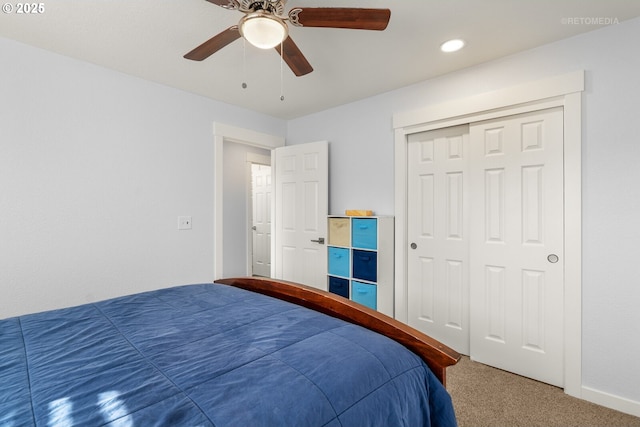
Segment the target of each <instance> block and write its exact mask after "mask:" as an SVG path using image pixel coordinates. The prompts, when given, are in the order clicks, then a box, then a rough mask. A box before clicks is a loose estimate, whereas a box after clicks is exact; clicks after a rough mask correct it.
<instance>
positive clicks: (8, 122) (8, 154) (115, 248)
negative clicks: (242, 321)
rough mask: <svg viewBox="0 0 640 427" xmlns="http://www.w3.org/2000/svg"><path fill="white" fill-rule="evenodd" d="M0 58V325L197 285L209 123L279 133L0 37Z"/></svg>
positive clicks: (265, 122)
mask: <svg viewBox="0 0 640 427" xmlns="http://www.w3.org/2000/svg"><path fill="white" fill-rule="evenodd" d="M0 57H1V58H2V67H0V318H5V317H9V316H13V315H18V314H23V313H29V312H35V311H41V310H46V309H50V308H57V307H64V306H70V305H76V304H81V303H84V302H90V301H95V300H98V299H103V298H106V297H111V296H116V295H122V294H129V293H134V292H139V291H143V290H148V289H153V288H160V287H166V286H170V285H175V284H185V283H193V282H204V281H211V280H212V279H213V256H214V254H213V247H214V246H213V239H214V231H213V164H214V163H213V160H214V159H213V122H214V121H217V122H222V123H226V124H229V125H234V126H238V127H244V128H250V129H252V130H255V131H260V132H265V133H269V134H273V135H282V136H284V133H285V130H286V123H285V122H284V121H281V120H276V119H274V118H271V117H268V116H264V115H261V114H257V113H254V112H251V111H247V110H244V109H239V108H236V107H232V106H229V105H226V104H223V103H219V102H215V101H211V100H208V99H205V98H202V97H199V96H195V95H192V94H188V93H185V92H181V91H178V90H174V89H171V88H168V87H165V86H161V85H158V84H154V83H150V82H146V81H143V80H140V79H137V78H134V77H130V76H126V75H123V74H121V73H117V72H114V71H110V70H106V69H104V68H100V67H97V66H94V65H91V64H87V63H83V62H79V61H76V60H73V59H70V58H67V57H63V56H60V55H57V54H53V53H49V52H46V51H43V50H39V49H35V48H32V47H29V46H26V45H23V44H20V43H16V42H14V41H11V40H6V39H2V38H0ZM243 214H244V213H243ZM178 215H191V216H192V219H193V229H192V230H189V231H178V230H177V217H178Z"/></svg>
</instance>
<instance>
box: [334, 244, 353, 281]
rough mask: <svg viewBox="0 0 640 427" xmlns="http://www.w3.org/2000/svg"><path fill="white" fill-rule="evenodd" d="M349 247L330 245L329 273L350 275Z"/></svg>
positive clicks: (343, 275)
mask: <svg viewBox="0 0 640 427" xmlns="http://www.w3.org/2000/svg"><path fill="white" fill-rule="evenodd" d="M349 268H350V263H349V249H347V248H336V247H333V246H329V274H331V275H333V276H342V277H349Z"/></svg>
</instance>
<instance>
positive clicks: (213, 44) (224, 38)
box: [184, 25, 240, 61]
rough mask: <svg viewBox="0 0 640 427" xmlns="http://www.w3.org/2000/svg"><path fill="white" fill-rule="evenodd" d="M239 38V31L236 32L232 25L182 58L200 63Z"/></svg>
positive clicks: (235, 27) (236, 28)
mask: <svg viewBox="0 0 640 427" xmlns="http://www.w3.org/2000/svg"><path fill="white" fill-rule="evenodd" d="M239 38H240V31H238V26H237V25H234V26H232V27H229V28H227V29H226V30H224V31H223V32H221V33H219V34H218V35H216V36H213V37H212V38H210V39H209V40H207V41H206V42H204V43H202V44H201V45H200V46H198V47H197V48H195V49H193V50H192V51H191V52H189V53H187V54H186V55H184V57H185V58H186V59H192V60H194V61H202V60H203V59H207V58H208V57H210V56H211V55H213V54H214V53H216V52H217V51H219V50H220V49H222V48H223V47H225V46H226V45H228V44H229V43H231V42H234V41H236V40H237V39H239Z"/></svg>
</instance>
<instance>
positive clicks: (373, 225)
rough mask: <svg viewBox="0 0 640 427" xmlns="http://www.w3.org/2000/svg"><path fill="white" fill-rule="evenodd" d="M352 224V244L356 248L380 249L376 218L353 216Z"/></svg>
mask: <svg viewBox="0 0 640 427" xmlns="http://www.w3.org/2000/svg"><path fill="white" fill-rule="evenodd" d="M351 225H352V226H351V245H352V246H353V247H354V248H360V249H378V220H377V219H376V218H353V222H352V223H351Z"/></svg>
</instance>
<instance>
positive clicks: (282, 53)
mask: <svg viewBox="0 0 640 427" xmlns="http://www.w3.org/2000/svg"><path fill="white" fill-rule="evenodd" d="M283 70H284V46H283V44H282V42H280V101H284V77H283Z"/></svg>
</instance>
